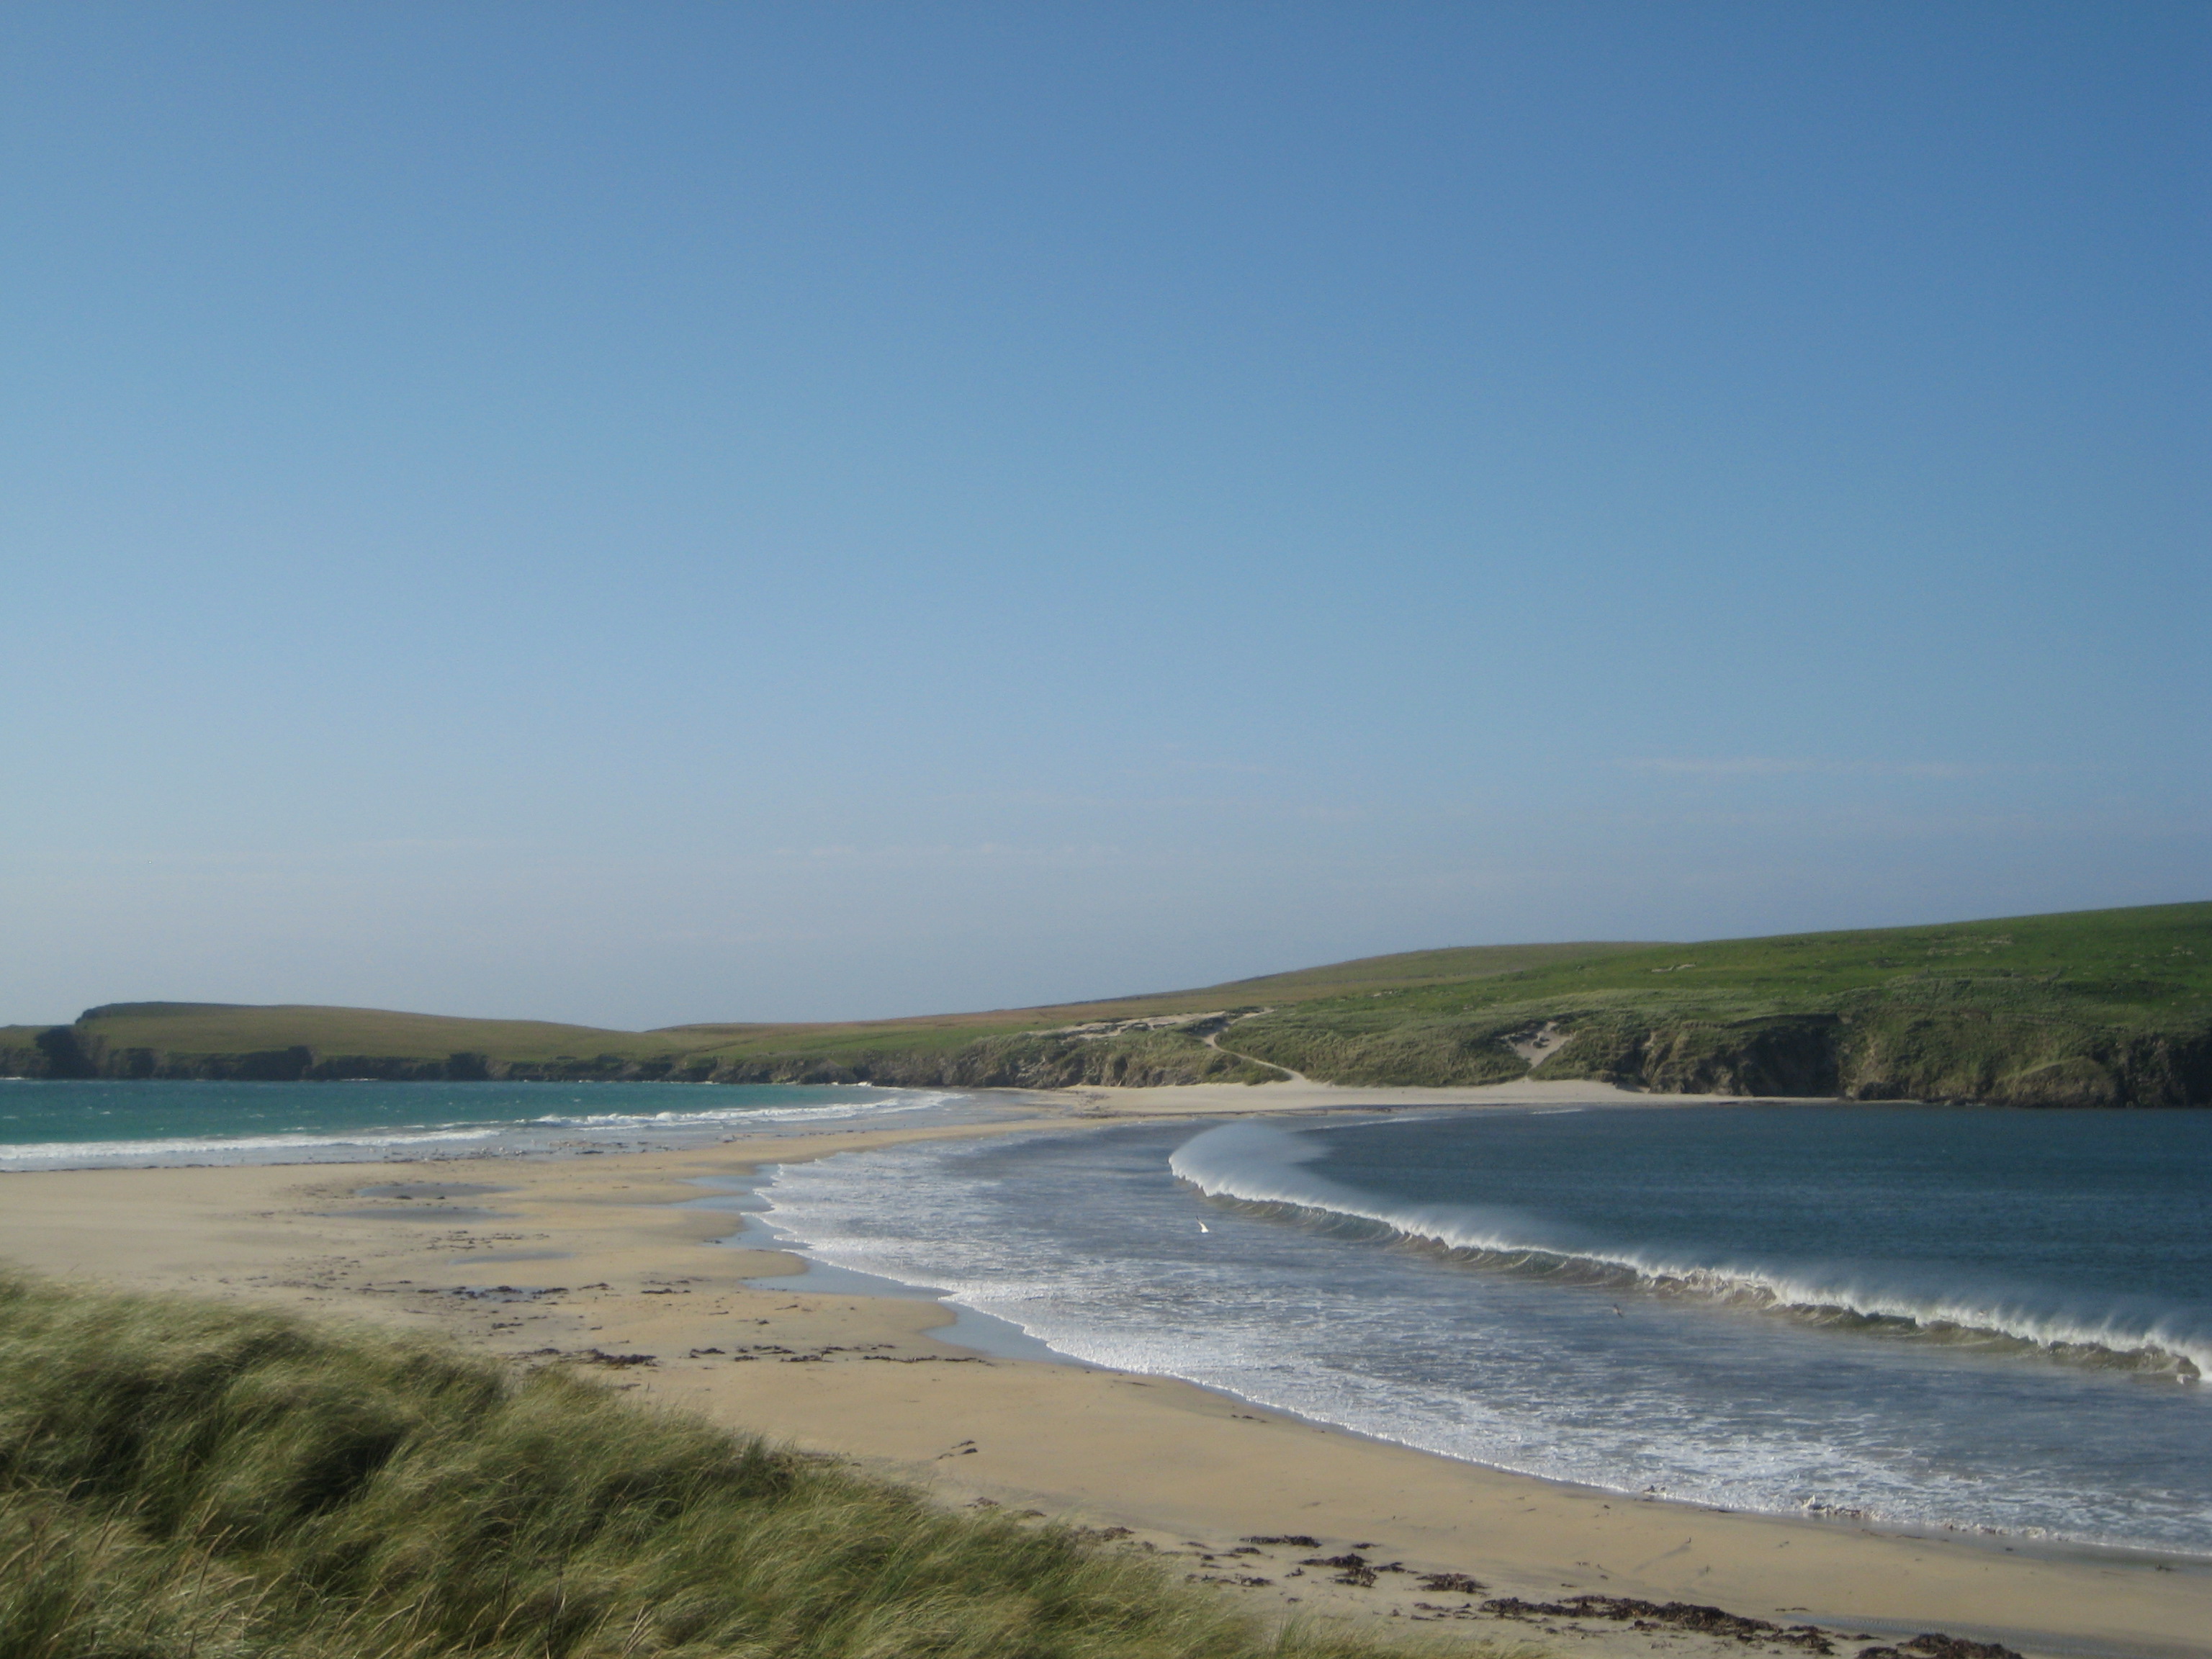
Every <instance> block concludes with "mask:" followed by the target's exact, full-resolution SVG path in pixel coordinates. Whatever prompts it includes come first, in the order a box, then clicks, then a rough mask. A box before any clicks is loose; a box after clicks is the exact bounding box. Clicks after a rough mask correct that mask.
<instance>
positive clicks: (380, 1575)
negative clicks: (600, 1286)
mask: <svg viewBox="0 0 2212 1659" xmlns="http://www.w3.org/2000/svg"><path fill="white" fill-rule="evenodd" d="M1388 1651H1395V1650H1389V1649H1386V1648H1384V1647H1383V1646H1379V1645H1376V1644H1370V1643H1367V1642H1364V1641H1361V1640H1358V1639H1356V1638H1350V1637H1341V1636H1337V1637H1332V1636H1328V1635H1326V1634H1300V1633H1298V1632H1291V1633H1289V1634H1287V1635H1273V1634H1268V1633H1264V1632H1261V1630H1260V1629H1259V1628H1258V1627H1256V1626H1254V1625H1252V1624H1250V1623H1249V1622H1247V1621H1246V1620H1243V1619H1242V1618H1240V1617H1239V1616H1238V1615H1237V1613H1235V1612H1234V1611H1233V1610H1232V1609H1231V1608H1229V1607H1225V1606H1224V1605H1222V1604H1221V1603H1220V1602H1219V1601H1218V1592H1212V1591H1206V1590H1200V1589H1194V1588H1192V1587H1189V1586H1188V1585H1185V1584H1182V1583H1176V1582H1171V1581H1170V1578H1169V1577H1168V1576H1167V1575H1166V1574H1165V1573H1164V1572H1163V1571H1160V1570H1159V1569H1158V1568H1157V1567H1155V1566H1153V1565H1151V1564H1150V1563H1148V1562H1146V1560H1144V1559H1139V1558H1137V1557H1134V1556H1133V1555H1130V1554H1128V1553H1124V1552H1121V1551H1119V1550H1115V1549H1112V1548H1107V1547H1098V1546H1097V1545H1095V1544H1091V1543H1087V1542H1086V1541H1085V1540H1084V1539H1083V1538H1082V1537H1081V1536H1080V1535H1079V1534H1076V1533H1074V1532H1072V1531H1070V1530H1068V1529H1067V1528H1060V1527H1055V1526H1038V1525H1035V1524H1027V1523H1024V1522H1018V1521H1014V1520H1010V1519H1006V1518H1001V1517H999V1516H992V1515H988V1514H981V1515H978V1514H973V1513H967V1512H962V1513H952V1512H948V1511H946V1510H942V1509H939V1508H937V1507H935V1506H933V1504H929V1503H928V1502H927V1501H926V1500H924V1499H923V1498H921V1497H920V1496H918V1495H917V1494H915V1493H914V1492H908V1491H905V1490H902V1489H901V1488H899V1487H896V1486H890V1485H887V1484H884V1483H882V1482H879V1481H874V1480H866V1479H863V1478H861V1477H860V1476H858V1475H855V1474H851V1473H849V1472H847V1471H845V1470H842V1469H840V1468H834V1467H830V1466H828V1465H825V1464H824V1463H823V1462H818V1461H814V1460H809V1459H805V1458H802V1457H799V1456H796V1455H792V1454H789V1453H787V1452H782V1451H779V1450H777V1449H773V1448H770V1447H768V1446H765V1445H763V1444H761V1443H758V1442H757V1441H748V1440H744V1439H739V1438H737V1437H732V1436H730V1435H727V1434H724V1433H721V1432H720V1431H716V1430H714V1429H713V1428H711V1427H709V1426H708V1425H704V1424H702V1423H698V1422H695V1421H693V1420H691V1419H685V1418H682V1417H677V1416H673V1415H669V1414H664V1413H656V1412H653V1411H650V1410H647V1409H644V1408H641V1407H636V1406H633V1405H631V1404H629V1403H628V1402H626V1401H623V1400H622V1399H621V1398H620V1397H619V1396H617V1395H614V1394H611V1393H610V1392H608V1391H607V1390H606V1389H604V1388H601V1387H599V1386H597V1385H594V1384H592V1383H585V1382H581V1381H579V1380H577V1379H575V1378H574V1377H572V1376H568V1375H567V1374H566V1373H565V1372H563V1371H562V1370H558V1369H555V1370H541V1371H538V1372H537V1373H535V1374H532V1375H522V1374H518V1373H516V1372H513V1371H511V1370H507V1369H505V1368H504V1367H502V1366H501V1364H499V1363H498V1362H496V1361H495V1360H491V1359H489V1358H467V1357H465V1356H463V1355H461V1354H459V1353H458V1352H454V1351H451V1350H447V1349H441V1348H436V1347H432V1346H425V1345H422V1344H420V1343H410V1342H403V1341H399V1340H392V1339H387V1338H382V1337H379V1336H374V1335H362V1334H351V1333H347V1332H340V1331H333V1330H325V1329H322V1328H317V1327H314V1326H311V1325H307V1324H304V1323H302V1322H299V1321H298V1320H295V1319H293V1318H291V1317H289V1316H281V1315H276V1314H271V1313H264V1312H255V1311H248V1310H240V1309H236V1308H231V1307H225V1306H221V1305H217V1304H197V1303H192V1302H190V1301H179V1300H173V1299H165V1300H161V1301H155V1300H153V1299H150V1298H140V1297H124V1296H117V1295H109V1294H102V1293H88V1292H85V1291H77V1290H73V1289H63V1288H59V1287H56V1286H53V1285H46V1284H42V1283H39V1282H36V1281H31V1280H26V1279H15V1278H5V1279H0V1659H261V1656H265V1659H279V1656H281V1659H434V1656H444V1655H456V1656H458V1655H464V1654H465V1655H469V1656H472V1659H601V1656H605V1659H616V1656H623V1659H649V1656H660V1659H678V1656H684V1659H709V1656H713V1659H767V1656H771V1655H773V1656H776V1659H812V1656H823V1659H828V1656H839V1659H861V1656H866V1659H907V1656H916V1659H919V1656H925V1655H926V1656H933V1659H966V1656H973V1659H1048V1656H1067V1659H1123V1656H1127V1659H1138V1656H1146V1659H1151V1656H1159V1659H1166V1656H1178V1659H1257V1656H1261V1655H1278V1656H1283V1659H1291V1656H1301V1659H1355V1656H1362V1655H1370V1656H1380V1655H1382V1654H1383V1653H1385V1652H1388Z"/></svg>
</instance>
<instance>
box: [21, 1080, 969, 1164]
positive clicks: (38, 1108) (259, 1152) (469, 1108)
mask: <svg viewBox="0 0 2212 1659" xmlns="http://www.w3.org/2000/svg"><path fill="white" fill-rule="evenodd" d="M914 1113H927V1114H929V1115H931V1116H932V1118H933V1119H935V1118H943V1117H946V1116H948V1115H950V1116H951V1117H954V1118H958V1117H963V1116H973V1115H979V1113H980V1115H989V1113H988V1111H987V1109H979V1108H978V1107H977V1106H976V1104H975V1103H974V1102H973V1101H972V1100H970V1099H969V1097H965V1096H961V1095H952V1094H945V1093H942V1092H935V1093H933V1092H930V1091H921V1090H902V1089H875V1088H868V1087H857V1088H848V1089H837V1088H813V1087H799V1086H787V1085H760V1086H757V1087H751V1086H740V1087H730V1086H719V1085H702V1084H685V1083H373V1082H364V1083H168V1082H162V1083H115V1082H106V1081H84V1082H66V1083H64V1082H44V1081H38V1082H32V1081H27V1080H24V1079H7V1080H4V1081H0V1170H41V1169H44V1170H56V1169H99V1168H103V1167H114V1166H119V1165H130V1164H309V1163H328V1162H341V1163H343V1162H356V1161H359V1160H362V1159H364V1158H368V1159H386V1158H459V1157H468V1156H471V1155H478V1156H482V1155H490V1154H496V1153H502V1152H560V1151H582V1150H586V1149H596V1150H599V1151H602V1152H606V1151H613V1150H617V1149H635V1148H639V1147H643V1146H696V1145H700V1144H702V1143H707V1142H712V1141H714V1140H716V1139H720V1137H722V1136H724V1135H727V1134H734V1133H738V1131H739V1130H741V1129H746V1128H758V1127H762V1126H763V1125H765V1124H771V1123H778V1124H788V1125H793V1126H803V1125H805V1124H810V1123H823V1124H828V1123H835V1122H837V1121H842V1120H845V1119H858V1118H864V1117H878V1116H883V1115H897V1116H899V1117H900V1118H902V1119H904V1118H905V1117H907V1116H908V1115H910V1114H914Z"/></svg>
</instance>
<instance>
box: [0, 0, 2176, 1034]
mask: <svg viewBox="0 0 2212 1659" xmlns="http://www.w3.org/2000/svg"><path fill="white" fill-rule="evenodd" d="M0 64H4V68H0V73H3V74H4V81H0V223H3V224H4V232H0V421H4V428H3V429H0V437H4V442H0V562H4V572H0V574H4V578H5V580H4V586H0V596H4V610H3V611H0V641H4V644H0V803H4V805H0V1018H16V1019H37V1018H64V1017H68V1016H70V1015H73V1014H74V1013H75V1012H76V1011H77V1010H78V1009H79V1008H81V1007H82V1006H85V1005H87V1004H88V1003H92V1002H95V1001H104V1000H124V999H141V998H155V997H174V998H194V999H206V1000H233V1001H277V1000H299V1001H319V1002H349V1003H365V1004H374V1005H380V1006H398V1007H408V1008H421V1009H430V1010H438V1011H444V1012H462V1013H473V1014H514V1015H522V1014H530V1015H540V1016H544V1017H549V1018H566V1019H577V1020H586V1021H593V1022H599V1023H607V1024H623V1025H643V1024H665V1023H670V1022H674V1021H678V1020H696V1019H704V1018H789V1017H801V1018H804V1017H820V1018H829V1017H842V1016H852V1015H870V1014H890V1013H899V1012H919V1011H922V1010H927V1009H941V1008H956V1007H972V1006H987V1005H1002V1004H1008V1003H1022V1002H1030V1001H1036V1000H1046V999H1054V998H1066V997H1073V996H1079V995H1086V994H1101V993H1115V992H1122V991H1133V990H1139V989H1146V988H1156V987H1168V986H1175V985H1182V984H1193V983H1203V982H1207V981H1213V980H1217V979H1221V978H1225V977H1228V976H1230V975H1246V974H1253V973H1259V972H1264V971H1268V970H1272V969H1280V968H1288V967H1293V966H1298V965H1302V964H1307V963H1315V962H1321V961H1327V960H1332V959H1335V958H1340V957H1350V956H1355V955H1363V954H1369V953H1373V952H1379V951H1395V950H1403V949H1409V948H1415V947H1421V946H1428V945H1455V944H1472V943H1481V942H1492V941H1507V940H1517V939H1573V938H1604V939H1619V938H1632V939H1634V938H1658V939H1694V938H1707V937H1714V936H1723V935H1729V936H1733V935H1740V934H1745V933H1768V932H1776V931H1782V930H1794V929H1799V928H1809V927H1853V926H1865V925H1876V924H1881V923H1891V922H1906V921H1938V920H1944V919H1953V918H1960V917H1966V916H1972V915H2002V914H2015V913H2020V912H2025V911H2033V910H2048V909H2061V908H2084V907H2090V906H2103V905H2113V904H2130V903H2143V902H2160V901H2166V900H2175V899H2185V898H2201V897H2204V896H2208V895H2212V879H2208V877H2212V778H2209V777H2208V773H2212V765H2208V760H2212V744H2208V742H2207V732H2208V728H2212V647H2209V646H2208V634H2212V574H2208V572H2212V559H2208V545H2207V530H2208V527H2212V512H2208V499H2207V496H2208V488H2207V486H2208V480H2212V465H2208V463H2212V442H2209V441H2208V440H2212V374H2208V367H2212V365H2208V361H2207V360H2208V351H2207V347H2208V340H2209V337H2208V329H2207V316H2206V301H2207V289H2206V283H2205V276H2206V271H2207V269H2208V262H2207V254H2208V252H2212V248H2208V242H2212V235H2208V225H2209V224H2212V218H2208V211H2207V210H2208V207H2212V190H2208V183H2212V167H2208V150H2209V149H2212V123H2209V122H2208V113H2212V112H2209V111H2208V102H2209V101H2212V100H2208V90H2212V68H2208V66H2209V65H2212V8H2207V7H2205V6H2203V5H2200V4H2186V5H2157V4H2136V5H2130V4H2113V3H2084V4H2079V5H2064V6H2050V5H2036V4H2022V3H2017V0H2007V3H2002V4H1990V5H1978V4H1940V3H1938V4H1923V3H1912V4H1896V5H1888V4H1865V5H1838V4H1818V3H1806V4H1792V5H1771V4H1765V3H1759V4H1741V5H1735V4H1722V5H1712V4H1678V5H1665V4H1650V3H1644V0H1635V3H1626V4H1572V3H1544V4H1520V5H1516V4H1502V5H1473V4H1470V5H1455V6H1424V5H1371V4H1364V3H1359V4H1343V5H1331V6H1295V5H1274V4H1268V5H1261V4H1220V5H1191V4H1184V3H1176V4H1165V5H1141V4H1129V3H1118V4H1113V5H1097V6H1076V5H1058V4H1030V3H1024V4H1012V5H1003V6H1000V5H904V6H892V5H811V4H810V5H799V4H791V5H763V6H750V7H741V6H732V5H724V4H645V3H640V4H628V5H616V4H596V5H562V4H547V3H531V4H526V5H513V6H508V5H495V4H473V5H469V4H459V5H439V4H414V5H407V4H385V3H379V4H371V5H347V4H335V3H316V4H313V5H299V4H284V5H269V6H254V5H226V4H210V3H193V4H189V5H177V6H170V5H124V4H117V5H100V6H87V5H80V4H75V3H70V4H61V5H42V4H31V3H16V4H13V5H10V6H9V7H7V8H6V9H4V10H0Z"/></svg>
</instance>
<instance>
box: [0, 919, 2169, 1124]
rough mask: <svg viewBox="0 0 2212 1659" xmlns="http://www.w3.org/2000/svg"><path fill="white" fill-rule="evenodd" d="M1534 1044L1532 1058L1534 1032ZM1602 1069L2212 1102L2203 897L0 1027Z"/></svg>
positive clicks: (603, 1050) (1897, 1094)
mask: <svg viewBox="0 0 2212 1659" xmlns="http://www.w3.org/2000/svg"><path fill="white" fill-rule="evenodd" d="M1539 1039H1541V1041H1539ZM1532 1060H1534V1063H1535V1071H1534V1075H1535V1076H1537V1077H1540V1078H1571V1077H1588V1078H1600V1079H1606V1080H1607V1081H1611V1082H1615V1083H1620V1084H1624V1085H1629V1086H1632V1087H1639V1088H1649V1089H1656V1090H1663V1091H1679V1092H1683V1093H1691V1094H1699V1093H1724V1094H1761V1095H1846V1096H1851V1097H1857V1098H1861V1099H1874V1100H1889V1099H1917V1100H1938V1101H1950V1100H1961V1101H1964V1100H1972V1101H1989V1102H1996V1103H2007V1104H2014V1105H2118V1106H2203V1105H2208V1104H2212V903H2200V904H2166V905H2153V906H2146V907H2143V908H2136V909H2127V910H2098V911H2082V912H2078V913H2075V914H2072V915H2050V916H2018V917H2012V918H2008V919H2004V920H2000V921H1976V922H1960V923H1952V924H1946V925H1943V926H1939V927H1891V928H1869V929H1862V930H1858V931H1856V932H1850V933H1799V934H1789V935H1784V936H1780V937H1777V938H1771V939H1723V940H1710V941H1707V942H1705V943H1702V944H1698V945H1620V944H1582V945H1490V946H1482V947H1477V948H1470V949H1466V950H1455V951H1413V952H1408V953H1407V954H1404V955H1400V956H1391V957H1369V958H1366V959H1364V960H1362V961H1358V962H1348V963H1337V964H1335V965H1334V966H1332V967H1326V968H1314V969H1304V970H1301V971H1299V972H1296V973H1289V974H1277V975H1268V976H1267V977H1264V978H1260V979H1250V980H1241V981H1234V982H1232V983H1231V984H1227V985H1216V986H1208V987H1203V988H1201V989H1198V990H1192V991H1180V992H1169V993H1162V994H1154V995H1148V996H1139V997H1123V998H1119V999H1115V1000H1109V1001H1103V1002H1096V1003H1083V1004H1071V1005H1066V1006H1058V1007H1043V1008H1023V1009H1011V1010H998V1011H994V1012H985V1013H974V1014H946V1015H935V1016H929V1017H925V1018H911V1019H890V1020H873V1021H866V1022H859V1023H853V1024H819V1025H766V1024H716V1025H679V1026H671V1027H669V1028H666V1029H665V1030H657V1031H608V1030H593V1029H592V1028H588V1027H584V1026H574V1025H550V1024H537V1023H532V1022H528V1021H521V1020H466V1019H453V1018H441V1017H439V1016H435V1015H428V1014H398V1013H386V1012H380V1011H378V1010H374V1009H361V1008H314V1007H231V1006H218V1005H210V1004H204V1003H122V1004H113V1005H110V1006H106V1007H100V1008H94V1009H90V1010H88V1011H87V1012H86V1013H85V1014H84V1015H83V1016H82V1018H79V1019H78V1020H77V1021H76V1023H75V1024H71V1025H66V1026H55V1027H52V1028H50V1029H47V1030H37V1029H35V1028H31V1027H23V1026H15V1027H0V1073H8V1074H13V1075H19V1076H33V1077H143V1078H161V1077H179V1078H247V1079H254V1078H259V1079H272V1080H274V1079H301V1078H348V1077H375V1078H454V1079H461V1078H511V1079H540V1078H542V1079H671V1080H678V1081H685V1082H697V1083H770V1082H794V1083H854V1082H870V1083H883V1084H903V1085H921V1086H943V1087H954V1088H963V1087H964V1088H988V1087H1020V1088H1066V1087H1071V1086H1075V1085H1085V1084H1109V1085H1143V1084H1178V1083H1201V1082H1247V1083H1259V1082H1265V1081H1267V1080H1269V1079H1274V1078H1279V1077H1280V1076H1281V1075H1282V1074H1283V1072H1282V1069H1281V1068H1288V1069H1290V1070H1294V1071H1297V1072H1300V1073H1304V1074H1305V1075H1307V1076H1309V1077H1311V1078H1313V1079H1316V1080H1317V1081H1322V1082H1330V1083H1347V1084H1354V1083H1361V1084H1407V1085H1442V1084H1470V1083H1493V1082H1502V1081H1504V1080H1506V1079H1512V1078H1518V1077H1522V1076H1527V1075H1529V1074H1530V1066H1531V1062H1532Z"/></svg>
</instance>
